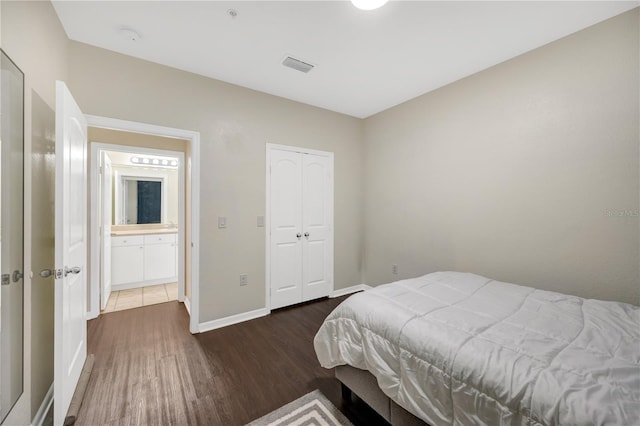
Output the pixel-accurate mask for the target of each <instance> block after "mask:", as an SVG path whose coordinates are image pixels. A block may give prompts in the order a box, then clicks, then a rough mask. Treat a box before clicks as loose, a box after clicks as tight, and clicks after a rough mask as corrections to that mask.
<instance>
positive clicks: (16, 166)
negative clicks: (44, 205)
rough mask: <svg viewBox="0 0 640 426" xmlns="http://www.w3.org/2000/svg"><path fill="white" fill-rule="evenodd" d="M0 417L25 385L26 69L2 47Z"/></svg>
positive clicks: (0, 136)
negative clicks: (21, 68) (24, 181)
mask: <svg viewBox="0 0 640 426" xmlns="http://www.w3.org/2000/svg"><path fill="white" fill-rule="evenodd" d="M0 73H1V74H0V117H1V119H0V190H1V192H0V266H1V269H0V273H1V277H2V285H1V286H0V421H1V420H4V418H5V417H6V416H7V414H8V413H9V411H11V408H12V407H13V405H14V404H15V403H16V401H17V400H18V397H19V396H20V395H21V394H22V390H23V348H24V344H23V318H24V303H23V302H24V280H23V276H24V275H23V274H24V259H23V253H24V250H23V244H24V242H23V234H24V228H23V225H24V223H23V217H24V215H23V206H24V201H23V199H24V195H23V194H24V186H23V180H24V171H23V167H24V74H22V71H20V69H19V68H18V67H17V66H16V64H14V63H13V62H12V61H11V59H9V57H8V56H7V55H6V54H5V52H4V51H2V50H0Z"/></svg>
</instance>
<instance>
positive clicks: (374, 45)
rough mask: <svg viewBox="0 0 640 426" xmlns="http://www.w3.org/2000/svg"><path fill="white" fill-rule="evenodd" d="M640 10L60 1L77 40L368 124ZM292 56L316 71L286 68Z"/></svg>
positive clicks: (614, 6) (576, 4) (622, 5)
mask: <svg viewBox="0 0 640 426" xmlns="http://www.w3.org/2000/svg"><path fill="white" fill-rule="evenodd" d="M639 3H640V2H638V1H627V2H622V1H602V2H600V1H566V2H561V1H552V2H540V1H534V2H523V1H501V2H484V1H471V2H460V1H444V2H435V1H391V2H390V3H388V4H387V5H385V6H384V7H382V8H381V9H378V10H375V11H370V12H364V11H360V10H357V9H356V8H354V7H353V6H352V5H351V3H350V2H349V1H326V0H325V1H233V2H228V1H227V2H223V1H193V2H192V1H136V2H134V1H54V3H53V4H54V7H55V9H56V12H57V13H58V16H59V18H60V20H61V22H62V25H63V26H64V28H65V30H66V32H67V35H68V36H69V38H71V39H73V40H77V41H80V42H83V43H88V44H91V45H94V46H98V47H102V48H105V49H109V50H113V51H116V52H120V53H124V54H126V55H131V56H135V57H138V58H142V59H146V60H149V61H152V62H156V63H160V64H164V65H168V66H171V67H175V68H178V69H182V70H186V71H190V72H193V73H197V74H201V75H204V76H207V77H212V78H215V79H219V80H223V81H226V82H229V83H234V84H237V85H240V86H244V87H248V88H251V89H255V90H259V91H262V92H266V93H270V94H273V95H276V96H281V97H284V98H288V99H292V100H295V101H299V102H303V103H306V104H310V105H314V106H318V107H321V108H326V109H329V110H332V111H336V112H340V113H344V114H348V115H352V116H354V117H360V118H364V117H368V116H370V115H372V114H375V113H377V112H380V111H383V110H385V109H387V108H390V107H392V106H394V105H397V104H399V103H402V102H404V101H406V100H409V99H411V98H414V97H416V96H418V95H421V94H423V93H426V92H429V91H431V90H434V89H436V88H438V87H442V86H444V85H446V84H448V83H451V82H453V81H456V80H458V79H460V78H463V77H466V76H468V75H471V74H473V73H475V72H478V71H480V70H483V69H486V68H488V67H490V66H492V65H495V64H497V63H500V62H503V61H505V60H507V59H510V58H513V57H514V56H517V55H520V54H522V53H524V52H527V51H529V50H531V49H534V48H536V47H539V46H542V45H544V44H546V43H549V42H551V41H553V40H557V39H559V38H561V37H564V36H566V35H568V34H571V33H573V32H576V31H578V30H580V29H582V28H585V27H588V26H590V25H593V24H595V23H597V22H600V21H603V20H605V19H607V18H610V17H612V16H615V15H617V14H620V13H622V12H624V11H626V10H629V9H631V8H633V7H636V6H638V4H639ZM228 9H235V10H237V12H238V16H237V17H236V18H235V19H233V18H231V17H230V16H229V15H228V14H227V10H228ZM122 27H128V28H132V29H134V30H135V31H136V32H138V33H139V34H140V36H141V38H140V40H138V41H137V42H132V41H129V40H126V39H125V38H124V37H122V35H121V34H120V31H119V30H120V29H121V28H122ZM286 55H292V56H295V57H297V58H299V59H302V60H304V61H306V62H310V63H312V64H315V65H316V68H315V69H313V70H312V71H311V72H309V73H308V74H303V73H301V72H299V71H294V70H292V69H289V68H285V67H284V66H282V65H281V62H282V60H283V59H284V57H285V56H286Z"/></svg>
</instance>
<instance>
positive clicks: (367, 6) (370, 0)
mask: <svg viewBox="0 0 640 426" xmlns="http://www.w3.org/2000/svg"><path fill="white" fill-rule="evenodd" d="M387 1H389V0H351V3H353V5H354V6H355V7H357V8H358V9H360V10H374V9H378V8H379V7H382V6H384V5H385V3H386V2H387Z"/></svg>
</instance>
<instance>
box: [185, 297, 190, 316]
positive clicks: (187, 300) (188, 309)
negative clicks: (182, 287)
mask: <svg viewBox="0 0 640 426" xmlns="http://www.w3.org/2000/svg"><path fill="white" fill-rule="evenodd" d="M183 303H184V308H185V309H186V310H187V312H188V313H189V315H191V301H190V300H189V298H188V297H187V296H185V297H184V301H183Z"/></svg>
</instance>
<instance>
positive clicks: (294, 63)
mask: <svg viewBox="0 0 640 426" xmlns="http://www.w3.org/2000/svg"><path fill="white" fill-rule="evenodd" d="M282 65H284V66H285V67H289V68H293V69H294V70H298V71H302V72H303V73H308V72H309V71H311V70H312V69H313V67H314V66H313V65H311V64H308V63H306V62H303V61H301V60H300V59H296V58H292V57H291V56H287V57H286V58H284V61H282Z"/></svg>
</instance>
